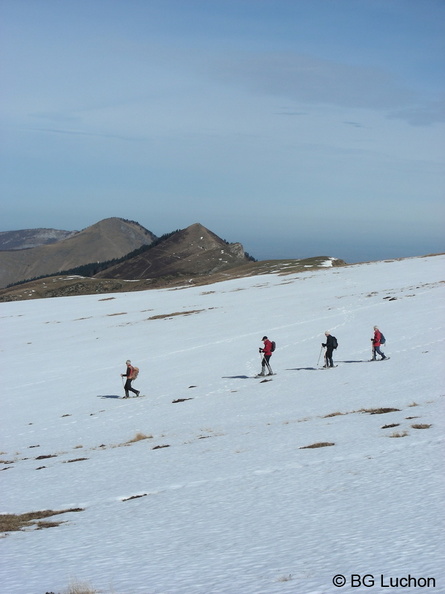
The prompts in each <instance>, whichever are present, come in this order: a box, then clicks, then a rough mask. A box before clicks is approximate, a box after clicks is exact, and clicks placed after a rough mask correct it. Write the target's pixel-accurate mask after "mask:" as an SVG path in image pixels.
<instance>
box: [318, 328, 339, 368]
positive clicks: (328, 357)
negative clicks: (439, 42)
mask: <svg viewBox="0 0 445 594" xmlns="http://www.w3.org/2000/svg"><path fill="white" fill-rule="evenodd" d="M324 335H325V336H326V342H323V343H322V344H321V346H323V347H325V348H326V353H325V355H324V358H325V364H324V365H323V367H334V362H333V361H332V353H333V352H334V349H335V348H336V345H337V339H336V338H335V336H331V334H330V332H328V331H327V330H326V332H325V333H324Z"/></svg>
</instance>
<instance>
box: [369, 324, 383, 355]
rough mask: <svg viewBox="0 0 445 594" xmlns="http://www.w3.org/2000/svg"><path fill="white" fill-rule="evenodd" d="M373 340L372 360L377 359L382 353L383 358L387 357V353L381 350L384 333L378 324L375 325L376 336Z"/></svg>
mask: <svg viewBox="0 0 445 594" xmlns="http://www.w3.org/2000/svg"><path fill="white" fill-rule="evenodd" d="M371 340H372V359H371V361H377V355H380V356H381V358H382V359H386V356H385V353H383V352H382V351H381V350H380V346H381V344H382V343H381V340H382V333H381V332H380V330H379V329H378V327H377V326H374V337H373V338H371Z"/></svg>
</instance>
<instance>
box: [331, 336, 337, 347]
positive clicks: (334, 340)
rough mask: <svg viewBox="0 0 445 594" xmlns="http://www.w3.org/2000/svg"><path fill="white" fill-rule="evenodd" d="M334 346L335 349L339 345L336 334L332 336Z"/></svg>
mask: <svg viewBox="0 0 445 594" xmlns="http://www.w3.org/2000/svg"><path fill="white" fill-rule="evenodd" d="M332 346H333V348H334V349H336V348H337V347H338V340H337V339H336V338H335V336H333V337H332Z"/></svg>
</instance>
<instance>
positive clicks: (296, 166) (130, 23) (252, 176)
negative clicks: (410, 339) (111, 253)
mask: <svg viewBox="0 0 445 594" xmlns="http://www.w3.org/2000/svg"><path fill="white" fill-rule="evenodd" d="M0 22H1V25H0V26H1V30H0V37H1V41H0V51H1V55H0V60H1V78H0V81H1V98H0V135H1V162H2V164H1V172H0V177H1V193H2V199H1V205H2V206H1V219H0V220H1V223H0V230H1V231H7V230H13V229H25V228H34V227H54V228H58V229H69V230H74V229H83V228H85V227H87V226H89V225H91V224H93V223H95V222H97V221H99V220H101V219H103V218H107V217H111V216H119V217H124V218H128V219H131V220H136V221H138V222H139V223H141V224H142V225H143V226H145V227H147V228H148V229H149V230H150V231H152V232H153V233H155V234H156V235H162V234H163V233H167V232H169V231H172V230H175V229H178V228H185V227H187V226H188V225H190V224H192V223H195V222H200V223H202V224H203V225H205V226H206V227H208V228H209V229H211V230H212V231H214V232H215V233H217V234H218V235H219V236H221V237H222V238H224V239H226V240H228V241H240V242H241V243H243V245H244V247H245V249H246V250H247V251H248V252H249V253H250V254H251V255H253V256H255V257H256V258H258V259H266V258H298V257H306V256H312V255H329V256H336V257H339V258H343V259H345V260H347V261H349V262H356V261H360V260H374V259H381V258H391V257H400V256H413V255H422V254H426V253H432V252H439V251H444V243H443V239H442V237H443V222H444V220H445V217H444V190H445V179H444V178H445V168H444V157H445V150H444V149H445V134H444V132H445V125H444V123H445V108H444V97H445V76H444V74H445V67H444V61H445V47H444V46H445V2H443V1H442V0H424V1H423V2H419V1H418V0H71V1H67V0H65V1H64V0H0Z"/></svg>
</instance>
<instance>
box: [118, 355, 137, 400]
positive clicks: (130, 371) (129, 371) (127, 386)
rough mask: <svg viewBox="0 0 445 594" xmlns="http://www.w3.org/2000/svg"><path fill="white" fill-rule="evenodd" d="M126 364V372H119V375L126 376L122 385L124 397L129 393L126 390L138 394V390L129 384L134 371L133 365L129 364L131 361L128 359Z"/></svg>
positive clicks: (127, 396)
mask: <svg viewBox="0 0 445 594" xmlns="http://www.w3.org/2000/svg"><path fill="white" fill-rule="evenodd" d="M126 365H127V371H126V373H121V377H126V378H127V381H126V382H125V386H124V390H125V396H124V398H129V396H130V395H129V393H128V392H133V394H136V396H139V394H140V392H138V390H135V389H134V388H132V386H131V382H132V381H133V379H134V377H133V373H134V368H133V365H132V364H131V361H130V360H128V361H127V362H126Z"/></svg>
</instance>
